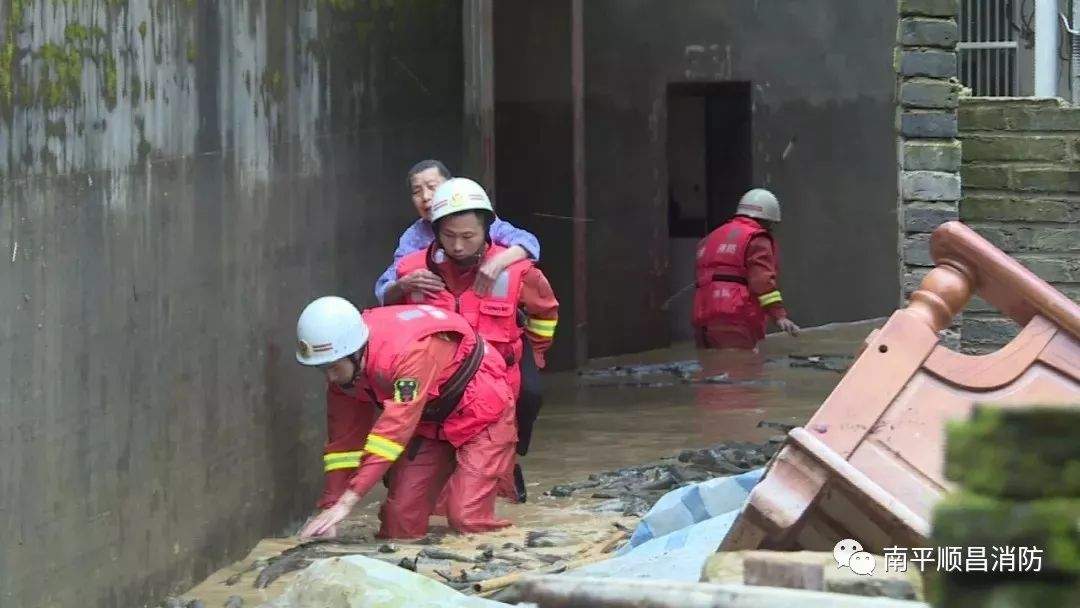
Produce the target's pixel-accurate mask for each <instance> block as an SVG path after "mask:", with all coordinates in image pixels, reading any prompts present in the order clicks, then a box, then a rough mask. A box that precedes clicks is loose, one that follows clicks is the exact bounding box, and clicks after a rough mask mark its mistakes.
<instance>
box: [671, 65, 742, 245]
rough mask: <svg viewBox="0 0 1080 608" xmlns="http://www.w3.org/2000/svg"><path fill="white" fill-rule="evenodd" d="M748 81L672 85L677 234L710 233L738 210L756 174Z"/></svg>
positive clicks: (673, 223)
mask: <svg viewBox="0 0 1080 608" xmlns="http://www.w3.org/2000/svg"><path fill="white" fill-rule="evenodd" d="M752 134H753V118H752V109H751V99H750V83H749V82H716V83H696V82H694V83H672V84H670V85H668V148H667V149H668V184H669V185H668V194H669V197H670V198H669V201H670V202H669V204H670V205H671V207H672V209H671V210H670V211H669V218H671V219H672V221H671V222H670V224H669V229H670V233H671V235H672V236H676V235H678V236H686V237H689V236H699V237H700V236H705V235H706V234H708V232H709V231H710V230H712V229H714V228H716V227H717V226H719V225H720V224H722V223H724V222H725V221H727V220H728V219H729V218H731V216H732V215H733V214H734V212H735V205H736V204H737V203H738V201H739V197H740V196H742V194H743V193H744V192H746V191H747V190H749V189H750V188H751V184H752V182H753V179H754V165H753V149H752V141H751V138H752Z"/></svg>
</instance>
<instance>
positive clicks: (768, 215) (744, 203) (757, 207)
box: [735, 188, 780, 222]
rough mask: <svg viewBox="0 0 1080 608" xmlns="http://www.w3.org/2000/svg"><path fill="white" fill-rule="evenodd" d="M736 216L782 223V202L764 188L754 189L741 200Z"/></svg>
mask: <svg viewBox="0 0 1080 608" xmlns="http://www.w3.org/2000/svg"><path fill="white" fill-rule="evenodd" d="M735 214H736V215H745V216H747V217H756V218H758V219H759V220H768V221H770V222H779V221H780V201H778V200H776V197H775V196H774V195H773V193H772V192H769V191H768V190H765V189H762V188H754V189H753V190H751V191H749V192H747V193H746V194H744V195H743V197H742V198H741V199H739V206H738V207H737V208H736V209H735Z"/></svg>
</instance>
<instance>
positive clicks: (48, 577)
mask: <svg viewBox="0 0 1080 608" xmlns="http://www.w3.org/2000/svg"><path fill="white" fill-rule="evenodd" d="M331 5H332V6H331ZM460 14H461V7H460V3H457V2H420V1H416V2H404V1H399V2H394V3H389V2H384V3H376V2H371V3H369V2H364V1H354V0H336V1H334V2H284V3H282V2H269V1H268V0H264V1H259V0H244V1H237V2H210V1H205V2H192V1H179V0H175V1H164V0H132V1H131V2H115V1H113V0H84V1H75V2H71V1H68V2H54V1H51V0H36V1H19V2H14V1H11V0H3V1H2V2H0V24H2V27H0V42H2V44H0V49H2V50H3V52H2V53H0V243H2V245H3V247H2V248H3V251H4V256H3V260H2V262H0V301H2V306H0V311H2V312H0V365H2V366H3V369H4V370H5V371H4V373H2V374H0V463H3V464H2V465H0V605H3V606H20V607H34V606H46V605H47V606H80V607H81V606H102V607H106V606H108V607H112V606H139V605H144V604H147V603H149V602H151V601H154V600H155V599H160V598H161V597H162V596H163V595H165V594H166V593H167V592H170V591H172V590H175V589H177V588H181V587H185V586H187V585H189V584H190V583H191V582H192V581H194V580H196V579H200V578H202V577H204V576H205V575H207V574H208V573H209V572H210V571H212V569H214V568H216V567H217V566H219V565H221V564H222V563H224V562H227V561H229V560H233V559H236V558H238V557H240V556H241V555H243V554H244V552H246V551H247V550H248V548H249V547H250V546H251V545H252V544H253V543H254V542H255V540H257V539H258V538H260V537H262V536H264V535H266V534H268V533H274V532H277V531H280V530H282V529H283V528H284V526H285V525H286V524H287V523H288V522H290V521H296V520H297V519H298V518H299V517H301V516H303V515H304V514H306V513H307V512H308V511H309V509H310V508H311V507H312V505H313V502H314V500H315V498H316V491H317V484H318V482H319V480H320V478H321V467H320V460H319V458H318V454H319V450H320V445H321V443H322V440H323V428H324V422H323V413H322V412H323V409H322V396H321V392H322V391H321V383H320V380H319V379H318V377H317V375H315V374H313V373H310V372H305V371H304V370H302V369H298V366H297V365H296V364H295V362H294V359H293V355H292V352H293V344H294V340H295V337H294V331H295V322H296V316H297V314H298V313H299V311H300V310H301V308H302V307H303V305H304V304H305V303H306V302H307V301H309V300H310V299H312V298H313V297H315V296H318V295H322V294H325V293H328V292H337V293H340V294H342V295H345V296H349V297H352V298H354V299H355V300H356V301H357V302H358V303H360V304H364V303H368V302H370V301H371V300H372V297H371V295H370V292H371V283H372V281H373V280H374V278H375V276H376V274H377V272H378V271H380V270H381V269H382V268H383V267H384V266H385V264H386V263H387V262H388V261H389V255H390V252H391V251H392V249H393V244H394V240H395V239H396V236H397V233H398V230H399V228H401V227H404V226H405V225H406V224H407V223H408V221H410V220H411V217H410V216H411V214H412V211H411V209H410V206H409V205H408V203H407V199H406V198H405V188H404V180H403V177H404V175H403V174H404V171H405V170H406V168H407V167H408V165H409V163H411V162H413V161H415V160H417V159H418V158H421V157H426V156H437V157H443V158H444V159H445V160H447V161H448V162H449V163H450V164H451V165H454V164H458V163H460V158H461V118H460V116H461V99H462V90H461V85H460V82H461V53H460V49H461V30H460Z"/></svg>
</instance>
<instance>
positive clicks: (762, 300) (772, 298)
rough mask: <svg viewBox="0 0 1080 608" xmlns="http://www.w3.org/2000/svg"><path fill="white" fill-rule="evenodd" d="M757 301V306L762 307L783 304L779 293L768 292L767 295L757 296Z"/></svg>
mask: <svg viewBox="0 0 1080 608" xmlns="http://www.w3.org/2000/svg"><path fill="white" fill-rule="evenodd" d="M757 301H758V304H761V306H762V307H765V306H768V305H769V304H776V303H777V302H783V301H784V299H783V298H781V297H780V292H779V291H770V292H769V293H767V294H764V295H760V296H758V299H757Z"/></svg>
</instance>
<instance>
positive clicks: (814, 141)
mask: <svg viewBox="0 0 1080 608" xmlns="http://www.w3.org/2000/svg"><path fill="white" fill-rule="evenodd" d="M584 4H585V39H586V57H585V75H586V87H587V98H586V122H587V127H586V128H587V148H588V153H587V164H588V213H589V217H590V218H594V219H595V220H596V221H594V222H591V223H590V224H589V285H590V294H591V295H590V298H589V319H588V321H589V355H590V356H601V355H606V354H610V353H615V352H626V351H633V350H641V349H646V348H651V347H656V346H660V345H663V344H666V342H667V339H668V325H667V318H666V314H665V313H664V312H663V311H662V310H661V308H660V305H661V304H662V303H663V301H664V300H666V299H667V297H668V280H667V273H668V242H667V228H666V221H665V219H664V218H665V217H666V210H667V176H666V172H667V169H666V165H667V161H666V158H667V157H666V151H665V141H666V133H665V130H666V124H667V120H666V108H665V103H666V87H667V84H668V83H671V82H713V81H730V80H736V81H739V80H741V81H751V82H752V88H753V103H754V124H753V141H754V179H755V181H756V182H757V183H758V184H759V185H761V186H764V187H767V188H771V189H772V190H774V191H775V192H776V193H777V195H778V196H779V197H780V199H781V201H782V202H783V203H784V222H783V224H782V225H781V226H780V228H779V230H778V235H779V240H780V244H781V252H782V253H781V256H782V285H781V287H782V290H783V293H784V299H785V301H786V302H787V304H788V307H789V309H790V311H791V315H792V317H793V318H794V319H795V320H796V321H797V322H798V323H801V324H804V325H814V324H818V323H824V322H827V321H841V320H851V319H860V318H868V317H875V316H881V315H883V314H886V313H888V312H889V311H890V310H892V309H893V308H894V307H895V305H896V300H897V292H898V289H897V285H899V270H898V268H897V264H896V256H897V230H896V226H897V218H896V202H895V201H896V190H897V159H896V150H895V141H894V135H893V116H894V106H893V95H894V93H893V90H894V86H895V72H894V70H893V66H892V54H893V45H894V40H895V34H896V14H897V10H896V3H895V2H894V1H887V2H863V1H859V0H829V1H822V2H803V1H799V0H757V1H750V0H745V1H740V2H710V1H706V0H693V1H691V0H687V1H682V2H667V1H663V0H636V1H634V2H626V1H622V0H590V1H588V2H585V3H584ZM682 302H683V304H684V305H689V304H687V303H686V299H683V300H682Z"/></svg>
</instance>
